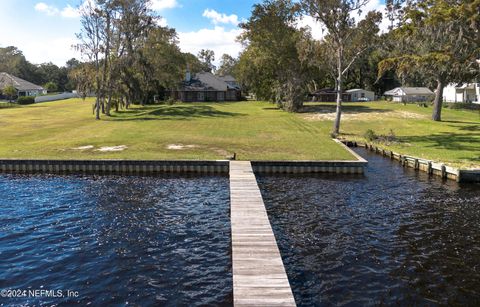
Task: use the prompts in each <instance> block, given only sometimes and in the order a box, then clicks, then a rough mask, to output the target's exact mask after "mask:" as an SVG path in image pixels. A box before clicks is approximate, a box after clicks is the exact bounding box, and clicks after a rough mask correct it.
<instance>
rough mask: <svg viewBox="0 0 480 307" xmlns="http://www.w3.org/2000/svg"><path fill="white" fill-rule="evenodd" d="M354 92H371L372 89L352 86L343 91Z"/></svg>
mask: <svg viewBox="0 0 480 307" xmlns="http://www.w3.org/2000/svg"><path fill="white" fill-rule="evenodd" d="M354 92H370V93H373V92H372V91H368V90H364V89H363V88H352V89H351V90H347V91H345V93H354Z"/></svg>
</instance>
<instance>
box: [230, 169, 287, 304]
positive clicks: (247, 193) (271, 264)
mask: <svg viewBox="0 0 480 307" xmlns="http://www.w3.org/2000/svg"><path fill="white" fill-rule="evenodd" d="M230 201H231V202H230V203H231V222H232V263H233V300H234V305H235V306H296V304H295V299H294V297H293V293H292V290H291V288H290V283H289V282H288V277H287V274H286V272H285V268H284V266H283V261H282V257H281V255H280V251H279V250H278V246H277V242H276V240H275V236H274V234H273V231H272V227H271V225H270V222H269V220H268V216H267V210H266V209H265V205H264V203H263V199H262V195H261V194H260V190H259V188H258V185H257V180H256V178H255V174H254V173H253V170H252V166H251V163H250V162H248V161H245V162H244V161H232V162H230Z"/></svg>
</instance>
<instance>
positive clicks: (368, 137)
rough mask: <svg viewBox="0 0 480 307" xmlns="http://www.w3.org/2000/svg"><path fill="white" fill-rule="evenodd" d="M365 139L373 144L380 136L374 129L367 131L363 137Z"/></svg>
mask: <svg viewBox="0 0 480 307" xmlns="http://www.w3.org/2000/svg"><path fill="white" fill-rule="evenodd" d="M363 137H364V138H365V139H366V140H367V141H369V142H373V141H375V140H376V139H378V136H377V135H376V134H375V131H373V130H372V129H368V130H367V131H365V134H364V135H363Z"/></svg>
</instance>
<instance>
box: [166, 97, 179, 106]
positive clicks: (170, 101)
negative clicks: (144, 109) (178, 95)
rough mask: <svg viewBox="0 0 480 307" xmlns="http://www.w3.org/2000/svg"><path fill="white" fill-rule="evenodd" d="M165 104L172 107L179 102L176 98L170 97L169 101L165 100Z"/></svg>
mask: <svg viewBox="0 0 480 307" xmlns="http://www.w3.org/2000/svg"><path fill="white" fill-rule="evenodd" d="M165 103H166V104H167V105H169V106H172V105H174V104H175V103H177V101H176V100H175V98H173V97H169V98H168V99H167V100H165Z"/></svg>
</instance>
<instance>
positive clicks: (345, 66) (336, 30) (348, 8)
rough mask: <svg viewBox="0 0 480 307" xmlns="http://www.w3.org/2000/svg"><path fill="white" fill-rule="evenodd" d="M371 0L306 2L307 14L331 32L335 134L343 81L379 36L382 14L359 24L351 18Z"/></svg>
mask: <svg viewBox="0 0 480 307" xmlns="http://www.w3.org/2000/svg"><path fill="white" fill-rule="evenodd" d="M367 2H368V0H303V1H302V4H303V8H304V10H305V12H306V13H307V14H308V15H310V16H311V17H313V18H314V19H315V20H317V21H318V22H320V23H321V24H322V25H323V26H324V27H325V29H326V30H327V31H328V35H327V37H326V39H325V44H326V47H327V50H328V55H330V61H332V62H333V63H334V65H335V70H334V71H335V73H336V77H335V81H336V91H337V110H336V116H335V122H334V127H333V134H338V133H339V132H340V120H341V116H342V92H343V81H344V80H343V78H344V75H345V74H346V73H347V72H348V70H349V69H350V68H351V67H352V65H353V64H354V63H355V61H356V60H357V59H358V58H359V57H360V56H361V55H362V54H363V53H364V52H365V51H366V50H367V49H368V48H369V47H371V38H373V37H374V36H375V35H376V33H378V31H379V29H378V26H377V25H378V23H379V22H380V20H381V14H380V15H379V13H375V12H370V13H369V14H368V15H367V18H366V20H364V21H363V22H359V23H358V24H357V23H356V21H355V18H354V17H352V16H353V15H354V13H355V12H357V11H358V10H360V9H361V8H362V7H364V6H365V5H366V4H367Z"/></svg>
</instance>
